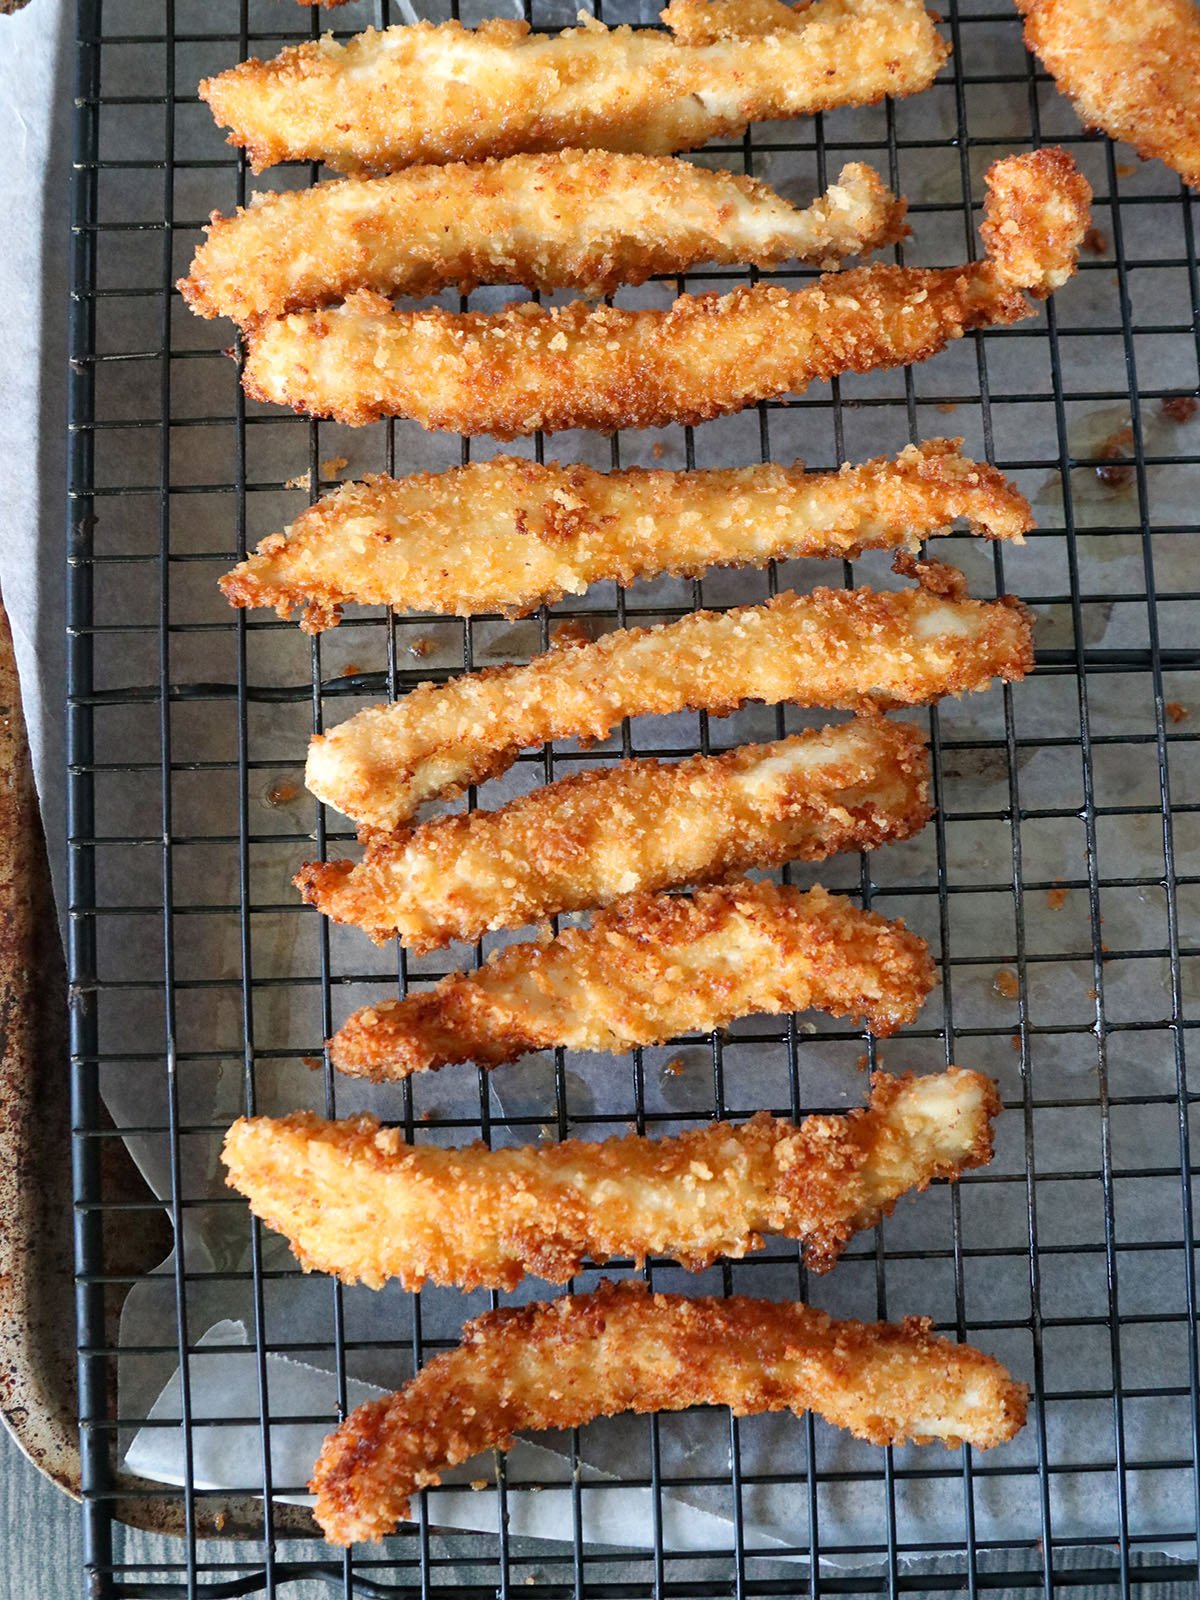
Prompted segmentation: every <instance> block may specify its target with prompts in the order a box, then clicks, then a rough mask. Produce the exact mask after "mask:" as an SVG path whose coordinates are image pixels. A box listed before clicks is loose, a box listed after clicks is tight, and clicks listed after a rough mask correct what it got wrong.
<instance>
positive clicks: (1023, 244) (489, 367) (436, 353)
mask: <svg viewBox="0 0 1200 1600" xmlns="http://www.w3.org/2000/svg"><path fill="white" fill-rule="evenodd" d="M818 3H821V0H818ZM987 182H988V190H989V193H988V199H987V206H986V211H987V220H986V221H985V222H984V224H983V228H982V230H981V231H982V233H983V237H984V240H985V242H986V245H987V249H988V255H987V257H986V258H985V259H984V260H982V261H973V262H970V263H968V264H967V265H966V266H961V267H950V268H943V269H941V270H937V271H931V270H927V269H925V268H919V267H891V266H871V267H856V268H854V269H853V270H852V271H849V272H840V273H834V274H832V275H830V276H827V277H823V278H820V279H819V280H818V281H817V282H816V283H815V284H813V285H811V286H810V287H808V288H804V289H792V290H789V289H784V288H782V287H781V286H780V285H779V284H774V283H759V284H752V285H750V286H749V287H744V288H740V289H736V290H735V291H734V292H733V293H732V294H728V295H716V294H707V295H700V296H698V297H693V296H691V295H682V296H681V297H680V298H679V299H678V300H676V302H675V304H674V305H673V306H672V307H671V308H670V309H669V310H665V311H662V310H643V311H627V310H624V309H621V308H618V307H615V306H590V305H587V304H584V303H583V302H581V301H577V302H576V303H575V304H573V305H569V306H564V307H562V308H560V309H555V310H550V309H547V308H546V307H544V306H539V305H533V304H529V303H526V304H522V305H514V306H509V307H508V308H507V310H504V311H498V312H466V313H459V312H451V311H441V310H432V311H405V312H401V311H393V310H392V307H391V303H390V302H389V301H387V300H385V299H384V298H382V297H381V296H378V295H372V294H370V293H369V292H367V291H363V292H362V293H360V294H359V295H356V296H353V297H352V298H351V299H350V300H348V301H347V302H346V304H345V305H344V306H340V307H338V308H336V309H334V310H328V311H306V312H294V313H292V314H291V315H289V316H284V317H276V318H266V319H263V320H262V321H261V322H260V323H258V324H256V326H255V327H254V328H253V329H251V330H250V332H249V336H248V337H249V344H248V355H247V360H246V366H245V371H244V383H245V388H246V393H247V394H248V395H250V396H251V397H252V398H253V399H256V400H266V401H271V402H274V403H275V404H278V405H285V406H291V407H292V408H293V409H294V410H296V411H302V412H309V413H311V414H313V415H315V416H322V417H334V418H336V419H337V420H338V421H339V422H345V423H349V424H354V425H358V424H363V423H368V422H374V421H376V420H378V419H379V418H381V417H388V416H402V417H412V418H414V419H415V420H416V421H417V422H419V423H420V424H421V425H422V427H425V428H448V429H450V430H452V431H453V432H455V433H461V434H480V433H486V434H492V435H494V436H495V437H496V438H499V439H512V438H515V437H516V436H517V435H518V434H528V433H533V432H535V431H537V430H538V429H541V430H544V431H545V432H548V433H552V432H555V431H557V430H558V429H561V428H596V429H599V430H601V431H602V432H611V431H613V430H614V429H617V428H648V427H661V426H664V425H665V424H667V423H671V422H686V423H698V422H704V421H707V420H708V419H709V418H710V417H717V416H722V415H725V414H727V413H730V412H735V411H741V410H744V409H745V407H746V406H749V405H753V404H755V403H756V402H757V401H760V400H768V399H772V398H775V397H778V396H781V395H787V394H800V393H801V392H802V391H803V390H805V389H806V388H807V387H808V385H809V384H810V383H812V382H814V381H815V380H817V379H827V378H834V377H837V376H838V375H839V374H841V373H846V372H871V371H874V370H875V369H876V368H879V367H897V366H908V365H910V364H911V363H913V362H916V361H924V360H926V359H927V358H928V357H930V356H932V355H936V354H937V352H938V351H939V350H941V349H943V348H944V347H945V346H946V345H947V344H948V343H949V342H950V341H951V340H954V339H958V338H961V337H962V335H963V334H964V333H965V332H967V331H968V330H970V329H973V328H986V327H991V326H995V325H1001V324H1005V323H1011V322H1019V321H1020V320H1021V319H1022V318H1023V317H1028V316H1030V315H1032V307H1031V305H1030V303H1029V301H1028V300H1027V299H1026V294H1025V291H1028V293H1030V294H1032V295H1034V296H1035V297H1036V298H1038V299H1044V298H1045V297H1046V295H1048V294H1049V293H1050V292H1051V291H1052V290H1053V289H1056V288H1058V287H1059V286H1060V285H1061V284H1063V283H1065V282H1066V280H1067V279H1068V278H1069V277H1070V276H1071V274H1072V273H1073V272H1074V271H1075V264H1076V256H1077V252H1078V248H1079V244H1080V241H1081V239H1082V238H1083V235H1084V232H1085V231H1086V229H1087V226H1088V222H1089V217H1090V213H1089V210H1088V201H1089V200H1090V197H1091V191H1090V189H1089V188H1088V185H1087V183H1086V182H1085V180H1084V179H1083V177H1082V176H1081V174H1080V173H1079V171H1078V169H1077V168H1076V166H1075V164H1074V162H1073V161H1072V160H1071V158H1070V157H1069V156H1068V155H1067V154H1066V153H1065V152H1064V151H1062V150H1035V151H1033V152H1032V153H1031V154H1029V155H1022V156H1010V157H1008V158H1007V159H1006V160H1003V161H998V162H996V163H995V164H994V165H993V166H992V167H991V169H990V170H989V172H988V176H987Z"/></svg>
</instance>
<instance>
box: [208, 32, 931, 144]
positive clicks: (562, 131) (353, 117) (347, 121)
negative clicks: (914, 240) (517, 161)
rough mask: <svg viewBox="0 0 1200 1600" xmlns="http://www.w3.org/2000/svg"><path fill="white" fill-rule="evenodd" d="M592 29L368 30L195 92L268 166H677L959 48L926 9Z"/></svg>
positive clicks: (919, 85)
mask: <svg viewBox="0 0 1200 1600" xmlns="http://www.w3.org/2000/svg"><path fill="white" fill-rule="evenodd" d="M710 10H711V12H712V15H711V17H710V16H709V12H710ZM581 21H582V25H581V26H580V27H578V28H567V29H565V30H564V31H563V32H562V33H559V34H555V35H548V34H542V33H531V32H530V31H529V27H528V24H526V23H524V22H518V21H516V20H515V19H510V18H493V19H492V20H490V21H488V22H484V23H481V24H480V26H479V27H477V28H464V27H463V26H462V25H461V24H460V23H458V22H442V23H438V24H433V23H429V22H419V23H416V24H414V25H412V26H408V27H393V28H387V29H384V30H382V31H377V30H376V29H374V28H367V29H366V30H365V31H364V32H362V33H360V34H357V35H356V36H355V37H354V38H352V39H350V40H349V41H348V42H347V43H346V44H339V43H338V42H337V41H336V40H334V39H333V38H331V37H328V36H327V37H325V38H323V39H319V40H313V41H311V42H308V43H305V44H300V45H292V46H290V47H289V48H288V49H286V50H284V51H282V52H281V53H280V54H279V55H278V56H276V57H275V58H274V60H272V61H265V62H264V61H257V60H250V61H243V62H242V63H241V64H240V65H238V66H236V67H232V68H230V69H229V71H227V72H222V73H220V74H219V75H218V76H216V77H213V78H206V79H204V80H203V82H202V83H201V84H200V97H201V99H202V100H206V101H207V102H208V105H209V108H210V109H211V111H212V114H213V117H214V118H215V120H216V122H217V123H218V125H219V126H221V127H226V128H229V129H230V130H231V131H230V135H229V142H230V143H231V144H236V145H242V146H244V147H245V148H246V150H247V151H248V153H249V155H250V160H251V164H252V165H253V167H254V170H255V171H256V172H261V171H262V170H263V168H264V167H269V166H272V165H274V163H276V162H278V161H321V162H324V163H325V165H326V166H329V167H333V168H336V169H337V170H338V171H342V172H370V171H375V172H379V171H387V170H389V169H394V168H396V167H405V166H409V165H411V164H412V163H414V162H450V161H462V160H475V159H478V158H479V157H481V156H507V155H515V154H517V153H519V152H522V151H528V152H539V151H549V150H560V149H563V148H568V147H586V148H590V149H607V150H617V151H642V152H644V153H646V154H648V155H666V154H669V153H670V152H671V151H673V150H689V149H694V148H696V147H697V146H699V145H702V144H706V143H707V142H708V141H709V140H710V139H712V138H716V137H720V136H722V135H725V134H730V133H740V132H741V131H742V129H744V128H745V127H746V126H747V125H748V124H749V123H750V122H752V121H755V120H756V119H759V118H772V119H778V118H790V117H802V116H812V115H815V114H816V113H817V112H818V111H824V110H829V109H830V108H832V107H834V106H846V105H855V106H861V105H873V104H875V103H876V102H877V101H879V100H882V99H883V98H884V96H885V95H892V96H899V95H905V94H915V93H917V92H918V91H919V90H921V89H924V88H926V87H928V85H929V84H930V83H931V82H932V81H933V79H934V77H935V76H936V74H937V71H938V69H939V68H940V67H941V65H942V63H943V62H944V61H945V59H946V57H947V56H948V55H949V53H950V47H949V45H947V43H946V42H945V40H944V39H943V38H942V37H941V36H940V35H939V34H938V32H937V30H936V28H935V27H934V23H933V19H932V17H931V16H930V15H929V13H928V12H927V11H926V9H925V6H924V4H923V3H922V0H814V3H813V4H812V5H809V6H807V7H806V8H804V9H803V10H802V11H794V10H793V9H792V8H791V7H789V6H786V5H783V4H772V3H771V0H721V3H720V4H719V5H717V6H713V7H711V8H710V7H709V6H707V5H697V4H695V3H694V0H693V3H690V4H688V5H687V6H676V7H672V10H671V12H670V13H668V15H667V21H668V23H672V24H673V25H674V26H676V27H677V29H678V33H677V36H676V37H675V38H672V37H671V36H670V35H669V34H665V33H662V32H660V31H658V30H657V29H653V28H630V27H628V26H624V27H619V28H613V29H609V28H606V27H604V25H603V24H602V23H600V22H598V21H596V19H595V18H594V17H584V18H582V19H581ZM706 32H707V33H708V34H709V37H707V38H705V37H702V34H704V33H706ZM693 41H694V42H693Z"/></svg>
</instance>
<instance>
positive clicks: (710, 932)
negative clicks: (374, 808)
mask: <svg viewBox="0 0 1200 1600" xmlns="http://www.w3.org/2000/svg"><path fill="white" fill-rule="evenodd" d="M933 983H934V968H933V963H932V961H931V960H930V958H929V950H928V947H927V946H926V944H925V941H924V940H923V939H920V938H918V937H917V935H916V934H915V933H910V932H909V931H908V929H907V928H906V927H905V926H904V924H903V923H902V922H888V921H887V920H886V919H885V918H883V917H880V916H877V915H876V914H875V913H874V912H869V911H860V910H859V909H858V908H857V907H856V906H853V905H851V903H850V902H849V901H848V900H845V899H843V898H841V896H835V895H829V894H826V892H825V890H824V889H819V888H818V889H812V890H810V891H809V892H808V893H807V894H805V893H802V892H801V891H800V890H799V889H795V888H792V887H790V886H788V885H783V886H780V885H777V884H772V883H734V884H729V885H726V886H723V887H721V888H716V889H701V890H699V891H698V892H697V893H696V894H695V895H694V896H692V897H690V898H685V897H676V896H671V895H665V894H661V895H652V894H641V895H630V896H628V897H626V898H625V899H623V900H619V901H617V902H616V903H615V904H614V905H612V906H610V907H609V908H608V910H606V911H601V912H598V913H597V914H596V916H595V917H593V919H592V924H591V927H590V928H586V929H585V928H568V929H566V930H564V931H563V932H562V933H560V934H558V935H557V937H555V938H553V939H550V940H546V941H543V942H541V943H534V944H517V945H509V946H508V947H507V948H506V949H504V950H502V951H500V952H498V953H497V954H496V955H495V956H494V957H493V959H492V960H491V961H489V962H488V963H487V964H486V965H485V966H483V967H482V968H480V969H479V971H477V972H458V973H452V974H451V975H450V977H448V978H444V979H443V980H442V981H441V983H439V984H437V985H436V986H435V987H434V988H432V989H422V990H418V991H417V992H416V993H414V994H411V995H409V996H408V997H407V998H405V999H404V1000H392V1001H381V1002H379V1003H377V1004H376V1005H373V1006H366V1007H364V1008H363V1009H362V1010H360V1011H356V1012H355V1013H354V1014H353V1015H352V1016H351V1017H349V1018H347V1020H346V1021H345V1022H344V1023H343V1024H342V1026H341V1028H340V1029H339V1030H338V1032H337V1033H336V1034H335V1035H334V1037H333V1038H332V1039H331V1040H330V1041H329V1053H330V1057H331V1059H332V1061H333V1064H334V1066H335V1067H337V1069H338V1070H339V1071H340V1072H347V1073H351V1074H353V1075H354V1076H356V1077H366V1078H372V1079H374V1080H376V1081H377V1082H378V1081H382V1080H384V1079H389V1078H405V1077H408V1076H410V1074H412V1073H414V1072H425V1071H429V1070H432V1069H436V1068H438V1067H442V1066H446V1065H448V1064H449V1063H451V1062H457V1061H474V1062H476V1063H477V1064H478V1065H480V1066H485V1067H495V1066H499V1065H501V1064H502V1063H503V1062H507V1061H515V1060H516V1059H517V1057H518V1056H521V1055H524V1054H526V1053H527V1052H529V1051H531V1050H544V1049H548V1048H551V1047H553V1046H557V1045H562V1046H565V1047H567V1048H569V1049H572V1050H588V1051H621V1050H627V1049H629V1048H631V1047H632V1046H634V1045H645V1044H657V1043H661V1042H662V1041H663V1040H666V1039H671V1038H675V1037H677V1036H678V1035H680V1034H683V1033H696V1032H699V1033H705V1032H708V1031H709V1030H710V1029H712V1028H721V1027H725V1026H727V1025H728V1024H729V1023H730V1022H733V1021H734V1020H735V1019H736V1018H738V1017H743V1016H750V1015H751V1014H752V1013H754V1012H769V1013H773V1014H778V1013H780V1012H788V1011H806V1010H809V1009H810V1008H815V1009H817V1010H819V1011H824V1012H826V1013H827V1014H829V1015H832V1016H838V1017H854V1018H856V1019H861V1020H863V1021H865V1022H867V1023H868V1024H869V1026H870V1028H871V1030H872V1032H874V1033H875V1034H877V1035H879V1036H881V1037H882V1036H886V1035H887V1034H890V1033H894V1032H895V1031H896V1029H897V1028H901V1027H904V1026H905V1025H906V1024H907V1023H910V1022H912V1021H913V1020H914V1019H915V1018H916V1015H917V1013H918V1011H919V1010H920V1008H921V1005H922V1004H923V1002H924V1000H925V998H926V996H927V995H928V993H929V991H930V989H931V988H932V987H933Z"/></svg>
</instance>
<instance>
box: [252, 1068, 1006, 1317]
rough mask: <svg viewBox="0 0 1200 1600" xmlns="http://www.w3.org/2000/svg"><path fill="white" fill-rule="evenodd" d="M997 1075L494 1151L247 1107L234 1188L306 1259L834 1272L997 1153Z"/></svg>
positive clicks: (459, 1266) (486, 1284)
mask: <svg viewBox="0 0 1200 1600" xmlns="http://www.w3.org/2000/svg"><path fill="white" fill-rule="evenodd" d="M999 1110H1000V1102H999V1100H998V1098H997V1096H996V1089H995V1085H994V1084H993V1083H992V1081H991V1079H990V1078H985V1077H982V1076H981V1075H980V1074H979V1073H976V1072H962V1071H960V1070H959V1069H958V1068H956V1067H952V1068H951V1069H950V1070H949V1071H948V1072H946V1073H941V1074H939V1075H937V1076H935V1077H929V1078H920V1079H914V1078H912V1077H911V1076H909V1077H905V1078H892V1077H890V1076H889V1075H888V1074H887V1073H877V1074H876V1075H875V1076H874V1078H873V1079H872V1084H871V1100H870V1104H869V1105H868V1106H867V1107H865V1108H860V1109H857V1110H854V1111H851V1112H850V1113H849V1114H848V1115H846V1116H814V1117H807V1118H806V1119H805V1120H804V1121H803V1122H802V1123H800V1125H799V1126H798V1127H797V1126H796V1125H795V1124H793V1123H791V1122H788V1121H786V1120H784V1119H783V1118H780V1117H772V1116H769V1115H768V1114H767V1113H766V1112H765V1111H764V1112H760V1113H759V1114H758V1115H757V1116H756V1117H754V1118H753V1119H752V1120H751V1121H749V1122H744V1123H742V1124H741V1125H740V1126H737V1127H734V1126H732V1125H731V1124H729V1123H727V1122H718V1123H711V1124H709V1125H708V1126H706V1127H702V1128H696V1129H693V1130H691V1131H690V1132H687V1133H684V1134H680V1135H678V1136H676V1137H674V1138H667V1139H647V1138H646V1137H645V1136H644V1135H641V1134H629V1135H628V1136H626V1137H624V1138H615V1139H604V1140H601V1141H599V1142H592V1141H584V1140H578V1139H571V1140H566V1141H564V1142H563V1143H562V1144H557V1145H543V1146H529V1145H525V1146H519V1147H513V1148H508V1149H503V1150H489V1149H488V1148H487V1146H486V1145H484V1144H482V1143H476V1144H473V1145H468V1146H466V1147H465V1148H461V1149H442V1148H440V1147H438V1146H435V1145H419V1146H415V1147H414V1146H411V1145H407V1144H405V1142H404V1137H403V1134H402V1133H401V1132H400V1130H399V1129H397V1128H385V1127H383V1126H381V1124H380V1123H379V1121H378V1119H377V1118H375V1117H373V1116H370V1115H369V1114H366V1113H364V1114H362V1115H360V1116H357V1117H351V1118H350V1119H349V1120H348V1121H345V1122H327V1121H325V1120H324V1119H322V1118H321V1117H318V1116H315V1115H314V1114H313V1113H312V1112H310V1111H299V1112H295V1113H293V1114H292V1115H291V1116H288V1117H282V1118H272V1117H250V1118H246V1117H243V1118H241V1119H240V1120H239V1121H237V1122H235V1123H234V1125H233V1127H232V1128H231V1129H230V1130H229V1133H228V1135H227V1136H226V1139H225V1148H224V1151H223V1159H224V1162H225V1165H226V1167H227V1168H228V1172H229V1177H228V1180H227V1181H228V1183H229V1186H230V1187H231V1188H233V1189H237V1190H238V1191H239V1193H241V1194H243V1195H245V1196H246V1198H247V1199H248V1200H249V1202H250V1209H251V1210H252V1211H253V1212H254V1215H255V1216H257V1217H260V1218H261V1219H262V1220H263V1221H264V1222H265V1223H266V1224H267V1226H268V1227H271V1228H274V1229H275V1230H276V1232H278V1233H282V1234H283V1235H284V1236H285V1237H286V1238H287V1239H288V1241H289V1242H290V1244H291V1246H292V1249H293V1251H294V1252H295V1254H296V1257H297V1259H298V1260H299V1262H300V1264H301V1265H302V1266H303V1267H304V1270H305V1271H306V1272H312V1271H318V1272H329V1273H333V1274H334V1275H335V1276H336V1277H339V1278H340V1279H341V1280H342V1281H343V1282H344V1283H365V1284H367V1285H368V1287H370V1288H372V1289H379V1288H382V1287H383V1285H384V1284H385V1283H386V1282H388V1281H389V1279H392V1278H398V1279H399V1280H400V1282H401V1283H402V1284H403V1285H404V1287H405V1288H406V1289H411V1290H417V1289H420V1288H421V1287H422V1286H423V1285H424V1284H425V1283H427V1282H433V1283H437V1284H444V1285H449V1286H452V1287H457V1288H460V1289H464V1290H471V1289H477V1288H492V1289H512V1288H515V1287H516V1285H517V1284H518V1283H519V1282H520V1281H521V1279H522V1278H523V1277H524V1276H525V1274H526V1273H531V1274H533V1275H535V1276H537V1277H539V1278H544V1279H546V1280H547V1281H548V1282H550V1283H566V1281H567V1280H568V1278H570V1277H572V1276H573V1275H574V1274H575V1273H576V1272H578V1271H579V1270H580V1269H581V1267H582V1266H583V1265H584V1264H585V1262H588V1261H592V1262H596V1263H603V1262H606V1261H609V1260H612V1259H613V1258H614V1257H632V1258H633V1260H634V1262H635V1264H636V1265H638V1266H641V1265H642V1263H643V1262H644V1261H645V1260H646V1258H647V1257H648V1256H669V1257H671V1258H672V1259H674V1260H676V1261H679V1262H681V1263H682V1264H683V1265H684V1266H685V1267H686V1268H687V1269H688V1270H689V1271H692V1272H699V1271H702V1270H703V1269H704V1268H705V1267H708V1266H711V1265H712V1263H713V1262H714V1261H716V1260H717V1258H718V1257H720V1256H732V1257H735V1258H740V1257H742V1256H744V1255H746V1254H747V1253H749V1252H750V1251H753V1250H759V1249H761V1248H762V1242H763V1236H764V1235H765V1234H778V1235H782V1236H784V1237H785V1238H789V1239H798V1240H800V1241H802V1243H803V1246H804V1259H805V1262H806V1264H807V1265H808V1266H809V1267H810V1268H812V1269H815V1270H817V1271H820V1272H825V1271H828V1269H829V1268H830V1267H832V1266H833V1264H834V1262H835V1261H836V1260H837V1258H838V1256H839V1255H840V1254H841V1252H842V1249H843V1248H844V1246H845V1244H846V1242H847V1241H848V1240H849V1239H850V1238H851V1236H852V1235H853V1234H854V1233H856V1232H859V1231H861V1230H862V1229H864V1228H872V1227H874V1226H875V1224H876V1223H877V1222H878V1221H879V1219H880V1217H882V1216H889V1215H890V1214H891V1212H892V1210H893V1209H894V1208H895V1204H896V1201H897V1200H898V1199H899V1197H900V1196H901V1195H902V1194H905V1193H908V1192H909V1191H912V1190H919V1189H924V1188H927V1187H928V1185H929V1184H930V1183H931V1182H932V1181H933V1179H935V1178H956V1177H958V1176H959V1174H960V1173H962V1172H963V1171H965V1170H966V1169H967V1168H969V1167H977V1166H982V1165H984V1164H986V1163H987V1162H988V1161H990V1160H991V1155H992V1134H991V1118H992V1117H993V1116H995V1115H997V1114H998V1112H999Z"/></svg>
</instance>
